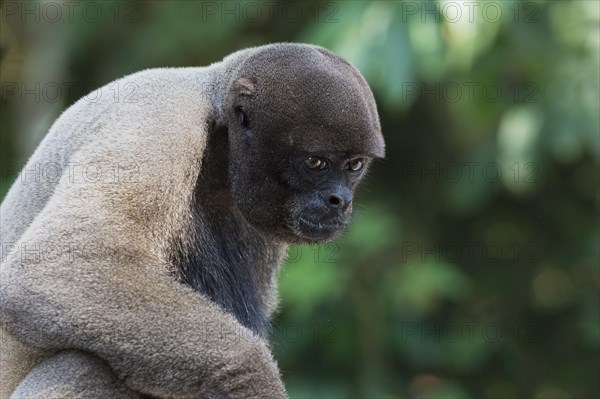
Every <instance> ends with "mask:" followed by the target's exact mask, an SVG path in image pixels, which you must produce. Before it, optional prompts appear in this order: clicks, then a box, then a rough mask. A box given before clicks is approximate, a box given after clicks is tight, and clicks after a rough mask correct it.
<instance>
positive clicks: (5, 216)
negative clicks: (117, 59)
mask: <svg viewBox="0 0 600 399" xmlns="http://www.w3.org/2000/svg"><path fill="white" fill-rule="evenodd" d="M208 71H210V69H209V68H189V69H156V70H148V71H144V72H140V73H137V74H135V75H131V76H128V77H125V78H123V79H121V80H119V81H117V82H114V84H116V85H117V86H118V87H119V88H120V89H121V90H123V88H124V87H125V85H127V84H129V85H132V86H129V87H134V88H135V90H136V95H135V97H133V99H132V102H127V101H125V100H124V99H123V98H120V99H119V100H120V101H118V102H117V101H115V98H114V97H113V96H112V95H113V91H112V90H110V89H108V86H106V87H104V88H102V89H99V94H98V95H90V96H88V98H98V97H100V100H99V101H96V102H90V101H89V100H88V99H86V98H84V99H82V100H80V101H79V102H78V103H77V104H75V105H74V106H72V107H71V108H70V109H69V110H68V111H66V112H65V113H64V114H63V115H62V116H61V117H60V118H59V120H58V121H57V122H56V123H55V125H54V126H53V128H52V129H51V131H50V132H49V134H48V136H47V137H46V139H45V140H44V143H42V145H41V146H40V149H38V151H37V152H36V153H35V154H34V156H33V157H32V159H31V160H30V162H29V164H28V166H27V167H26V168H28V167H32V166H33V165H35V163H38V164H39V165H41V167H45V166H47V163H48V162H62V163H64V162H66V161H68V162H71V164H73V165H78V164H80V165H91V164H93V163H94V162H98V163H99V164H100V165H104V166H101V169H103V168H111V167H113V166H117V167H118V168H122V170H121V169H119V172H120V174H121V175H120V176H119V178H118V179H116V180H115V179H113V178H108V179H100V180H99V181H98V182H94V181H92V180H93V179H91V178H89V176H88V178H87V179H83V177H82V176H77V175H75V177H74V178H72V177H71V176H69V175H68V174H67V173H63V176H62V178H61V179H60V181H59V182H58V184H54V185H52V184H51V183H48V182H47V181H42V182H41V183H40V182H39V181H37V182H36V181H24V179H23V176H21V177H20V179H21V180H17V182H16V183H15V185H14V187H13V188H12V189H11V191H10V192H9V194H8V196H7V197H6V199H5V200H4V202H3V203H2V209H1V214H2V242H3V248H7V247H8V246H9V245H16V248H18V250H17V251H16V252H14V251H11V252H10V253H8V256H6V260H5V261H3V263H2V269H1V274H0V277H1V283H2V295H1V302H0V303H1V306H2V310H3V312H2V321H3V324H4V325H5V327H6V328H7V329H8V330H18V331H19V335H20V340H22V341H23V342H26V344H25V345H23V344H21V343H19V342H18V341H16V340H15V338H14V337H13V336H12V335H7V336H5V338H4V340H3V347H2V353H4V355H3V356H2V359H1V360H2V364H0V367H1V369H2V381H1V384H0V385H1V386H2V395H3V397H7V396H8V394H9V393H10V392H11V391H13V390H14V388H15V387H16V385H17V384H18V383H19V382H20V381H21V380H22V379H23V376H24V374H26V372H27V370H28V369H29V370H31V369H32V366H33V365H34V364H36V363H38V362H40V361H41V360H43V359H44V358H45V357H47V353H48V352H47V351H46V350H44V348H48V349H55V350H56V349H57V348H60V347H74V348H77V347H81V348H82V349H83V348H85V349H86V350H89V351H93V352H94V353H95V354H96V355H97V356H99V357H100V358H103V359H105V360H106V361H107V362H108V364H109V365H110V367H111V368H112V369H113V370H114V371H115V373H116V374H117V376H118V377H119V378H121V379H123V380H124V381H125V383H126V385H127V386H129V387H130V388H132V389H135V390H138V391H139V392H144V393H148V394H153V395H156V396H159V397H182V398H183V397H190V398H191V397H197V395H198V393H199V392H201V391H202V389H203V383H204V381H203V380H207V381H211V382H212V381H222V384H223V387H224V388H223V389H227V390H230V391H231V392H230V395H231V397H240V398H241V397H257V398H258V397H261V395H263V394H264V393H268V394H269V395H272V397H285V394H284V391H283V386H282V384H281V381H280V379H279V377H278V371H277V368H276V366H275V363H274V362H273V361H272V359H271V355H270V353H269V351H268V348H267V346H266V344H265V343H264V342H262V341H261V340H260V339H258V338H257V337H255V336H254V334H252V333H251V332H250V331H249V330H247V329H245V328H244V327H242V326H241V325H239V323H238V322H237V321H236V320H235V319H234V318H233V317H232V316H231V315H229V314H226V313H224V312H223V311H221V309H219V308H218V307H217V306H216V305H214V304H212V303H211V302H210V301H208V300H207V299H203V298H202V297H200V296H199V295H197V294H196V293H195V292H193V290H192V289H190V288H189V287H187V286H184V285H181V284H179V283H177V282H175V281H174V280H173V278H172V277H171V276H169V274H168V271H169V267H168V260H167V254H166V253H165V248H166V246H167V242H166V241H167V239H168V237H169V236H170V235H171V234H176V233H177V230H178V229H180V228H181V226H182V225H183V224H184V223H183V220H184V219H185V218H187V217H189V215H188V214H187V212H188V210H187V209H186V208H185V207H184V205H185V203H186V201H185V200H184V199H182V197H184V198H185V196H190V195H191V192H192V188H193V185H194V183H195V181H196V178H197V174H198V173H199V172H200V168H199V165H200V162H201V158H202V153H203V150H204V147H205V144H206V139H205V136H206V129H207V115H208V113H209V108H210V104H209V102H208V100H207V96H206V95H205V94H203V93H206V90H207V88H206V87H203V84H205V82H203V80H204V79H203V78H205V77H206V76H207V75H206V73H207V72H208ZM206 80H208V79H206ZM209 89H210V88H209ZM49 148H50V150H49ZM106 160H110V164H109V165H106ZM90 170H97V169H89V170H88V171H90ZM103 171H104V169H103ZM42 180H43V179H42ZM188 202H189V201H188ZM74 226H76V231H73V230H74ZM165 231H166V232H167V233H166V234H165ZM166 238H167V239H166ZM35 245H41V246H43V247H44V246H45V247H47V246H48V245H56V247H58V248H69V246H72V245H77V246H80V247H83V248H82V250H81V251H71V250H64V251H63V250H59V251H57V253H56V254H54V253H53V255H52V259H49V260H48V259H44V261H43V262H37V261H36V260H35V259H34V260H33V261H32V260H29V261H24V259H23V257H24V256H27V255H26V254H25V252H24V251H23V248H28V249H31V248H34V247H35ZM65 245H66V246H65ZM107 254H110V256H107ZM3 255H5V254H3ZM98 298H102V301H103V302H102V303H98V302H97V301H98ZM203 328H206V331H202V330H203ZM207 331H209V332H210V331H215V332H218V335H217V336H222V339H223V342H219V345H216V344H215V342H212V341H211V340H215V339H218V338H215V337H211V336H210V334H207ZM65 332H68V334H69V335H68V336H66V337H65V336H64V334H65ZM86 343H89V345H87V347H85V345H86ZM221 344H222V345H221ZM120 345H123V347H122V348H121V347H119V346H120ZM114 354H121V355H126V354H130V355H131V358H136V359H138V363H137V364H135V366H136V367H132V364H130V362H133V361H132V360H130V359H128V358H127V357H123V358H121V357H119V358H118V359H115V358H113V356H114ZM22 359H29V361H28V362H24V361H23V360H22ZM169 365H170V366H169ZM236 366H237V367H241V368H242V369H243V370H244V372H243V373H239V372H238V370H237V369H236ZM203 373H204V374H206V375H203ZM210 374H212V375H210ZM244 374H245V375H244ZM165 375H168V376H170V378H165ZM250 378H251V379H255V380H256V381H257V382H258V381H260V383H261V384H262V386H263V388H261V390H260V391H254V392H252V390H253V389H256V388H252V387H248V388H247V387H246V386H245V385H246V384H247V380H248V379H250ZM248 390H250V391H248ZM236 392H237V393H236ZM248 395H250V396H248Z"/></svg>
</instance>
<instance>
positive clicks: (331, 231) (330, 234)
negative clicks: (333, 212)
mask: <svg viewBox="0 0 600 399" xmlns="http://www.w3.org/2000/svg"><path fill="white" fill-rule="evenodd" d="M347 225H348V221H344V220H338V219H334V220H326V221H322V220H320V221H313V220H310V219H308V218H307V217H305V216H299V217H298V218H297V229H296V231H297V233H298V234H299V235H300V236H302V237H304V238H307V239H309V240H311V241H313V240H314V241H327V240H330V239H333V238H335V236H337V235H338V233H339V232H341V231H342V230H343V229H344V228H345V227H346V226H347Z"/></svg>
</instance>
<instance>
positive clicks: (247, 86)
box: [233, 78, 256, 96]
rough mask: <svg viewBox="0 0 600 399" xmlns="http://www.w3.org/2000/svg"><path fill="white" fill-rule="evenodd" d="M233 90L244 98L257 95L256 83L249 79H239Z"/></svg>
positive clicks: (234, 83)
mask: <svg viewBox="0 0 600 399" xmlns="http://www.w3.org/2000/svg"><path fill="white" fill-rule="evenodd" d="M233 90H234V91H235V92H236V93H237V94H239V95H242V96H253V95H254V93H256V87H254V82H252V81H251V80H250V79H248V78H239V79H237V80H236V81H235V82H233Z"/></svg>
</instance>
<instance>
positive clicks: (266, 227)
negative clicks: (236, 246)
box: [227, 50, 383, 243]
mask: <svg viewBox="0 0 600 399" xmlns="http://www.w3.org/2000/svg"><path fill="white" fill-rule="evenodd" d="M312 51H313V52H314V53H316V54H312V53H309V54H300V55H298V54H294V55H293V56H291V57H290V59H286V57H285V55H278V57H277V58H274V59H271V60H260V62H259V63H258V65H269V67H270V68H271V69H267V70H263V69H259V70H258V71H255V70H254V69H253V68H252V65H251V63H250V66H248V67H247V69H248V71H247V72H245V73H243V74H242V76H241V77H238V78H237V79H236V80H235V81H234V82H233V83H232V88H231V90H230V94H229V97H228V103H227V107H228V109H227V131H228V135H229V179H230V182H231V190H232V193H233V197H234V200H235V202H236V203H237V205H238V207H239V208H240V210H241V212H242V214H243V215H244V217H245V218H246V220H248V221H249V222H250V223H251V224H252V225H253V226H254V227H255V228H257V229H258V230H259V231H261V232H263V233H265V234H267V235H269V236H271V237H274V238H276V239H278V240H281V241H284V242H288V243H317V242H326V241H331V240H333V239H335V238H336V237H338V236H339V235H340V234H341V233H342V231H343V229H344V228H345V227H346V225H347V224H348V223H349V222H350V217H351V213H352V200H353V197H354V192H355V189H356V187H357V185H358V183H359V182H360V181H361V180H362V178H363V177H364V175H365V173H366V171H367V168H368V166H369V164H370V163H371V160H372V159H373V158H377V157H381V156H383V139H382V138H381V133H380V131H379V121H378V119H377V113H376V109H375V104H374V100H373V98H372V94H371V93H370V90H369V89H368V87H367V86H366V83H364V81H362V80H359V79H358V78H356V76H355V75H357V74H358V72H355V70H354V69H353V68H351V67H350V66H349V65H347V64H345V63H342V62H341V61H339V59H337V58H333V57H334V56H333V55H330V54H328V53H325V54H321V53H318V52H315V51H314V50H312ZM310 57H312V60H309V62H304V63H303V64H302V65H296V63H297V62H298V61H297V60H298V59H306V58H310ZM281 75H285V76H283V77H284V78H286V79H281V77H282V76H281ZM358 76H360V75H358ZM360 79H362V78H360Z"/></svg>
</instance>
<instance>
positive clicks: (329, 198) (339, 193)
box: [324, 187, 353, 212]
mask: <svg viewBox="0 0 600 399" xmlns="http://www.w3.org/2000/svg"><path fill="white" fill-rule="evenodd" d="M352 198H353V194H352V191H350V190H349V189H348V188H347V187H338V188H335V189H333V190H330V191H328V192H327V193H326V195H325V198H324V200H325V205H326V206H327V208H329V209H332V210H336V211H343V212H344V211H346V209H348V206H349V205H350V204H351V203H352Z"/></svg>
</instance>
